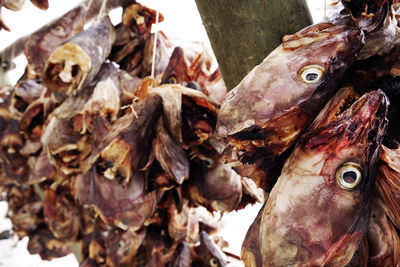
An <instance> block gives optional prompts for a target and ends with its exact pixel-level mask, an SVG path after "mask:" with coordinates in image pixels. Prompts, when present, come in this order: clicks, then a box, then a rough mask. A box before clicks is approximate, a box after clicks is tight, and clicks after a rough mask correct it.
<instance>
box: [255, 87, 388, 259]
mask: <svg viewBox="0 0 400 267" xmlns="http://www.w3.org/2000/svg"><path fill="white" fill-rule="evenodd" d="M388 105H389V102H388V99H387V97H386V95H385V94H384V93H383V92H382V91H381V90H376V91H371V92H369V93H366V94H364V95H363V96H361V97H359V96H358V95H357V93H356V92H355V91H354V90H353V89H352V88H351V87H348V88H342V89H340V90H339V91H338V93H337V94H336V95H335V96H334V97H333V98H332V99H331V100H330V102H328V103H327V104H326V105H325V107H324V108H323V109H322V110H321V112H320V113H319V115H318V116H317V117H316V119H315V120H314V122H313V123H312V124H311V125H310V126H309V128H308V129H307V130H306V133H305V134H304V135H303V136H302V137H301V139H300V140H299V142H298V143H297V145H296V147H295V148H294V150H293V153H292V155H291V156H290V157H289V158H288V159H287V160H286V162H285V164H284V167H283V169H282V173H281V175H280V177H279V178H278V181H277V182H276V184H275V186H274V188H273V189H272V191H271V193H270V196H269V199H268V201H267V203H266V205H265V207H264V211H263V215H262V219H261V226H260V236H259V238H260V243H261V244H260V247H261V249H260V251H261V255H263V256H262V257H263V266H289V265H291V264H299V265H297V266H345V265H346V264H348V263H349V262H350V260H351V259H352V256H353V254H354V253H355V251H357V249H358V247H359V244H360V242H361V240H362V239H363V237H364V236H365V233H366V231H367V227H368V221H369V214H370V213H369V211H370V203H371V199H372V197H371V194H372V191H373V186H374V184H375V178H376V171H377V164H378V159H379V151H380V147H381V143H382V139H383V137H384V135H385V130H386V126H387V119H386V115H387V110H388Z"/></svg>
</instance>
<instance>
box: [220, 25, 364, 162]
mask: <svg viewBox="0 0 400 267" xmlns="http://www.w3.org/2000/svg"><path fill="white" fill-rule="evenodd" d="M363 39H364V38H363V33H362V32H361V31H360V30H359V29H358V28H356V27H353V26H349V25H346V26H345V25H341V26H335V25H333V24H331V23H320V24H315V25H311V26H309V27H307V28H305V29H303V30H301V31H299V32H297V33H296V34H294V35H288V36H285V37H284V38H283V43H282V44H281V45H280V46H279V47H277V48H276V49H275V50H274V51H273V52H272V53H270V54H269V56H268V57H267V58H265V59H264V61H263V62H262V63H261V64H260V65H258V66H256V67H255V68H254V69H253V70H252V71H251V72H250V73H248V74H247V76H246V77H245V78H244V79H243V80H242V81H241V82H240V83H239V85H238V86H237V87H236V88H234V89H233V90H232V91H230V92H229V93H228V94H227V96H226V98H225V100H224V102H223V104H222V106H221V109H220V112H219V116H218V122H217V132H218V134H219V135H220V136H223V137H228V139H229V141H230V144H231V145H232V146H233V147H235V148H236V149H237V150H239V151H241V153H243V152H244V153H245V152H248V151H251V150H255V149H259V148H262V149H266V150H267V154H269V155H270V156H275V155H279V154H281V153H282V152H283V151H285V150H286V149H287V148H288V147H289V146H290V145H291V144H293V143H294V141H295V140H296V139H297V137H298V136H299V134H300V133H301V131H302V130H303V129H304V128H305V127H306V126H307V124H308V123H309V122H310V121H312V119H314V117H315V116H316V115H317V114H318V112H319V111H320V110H321V108H322V107H323V105H324V104H325V103H326V101H327V100H328V99H329V98H330V96H332V95H333V94H334V92H335V89H336V88H337V85H338V83H339V82H340V79H341V77H342V76H343V74H344V72H345V71H346V69H347V68H348V67H349V65H350V64H351V63H352V62H353V60H354V58H355V56H356V54H357V51H358V50H359V49H360V47H361V46H362V44H363ZM264 155H265V153H264Z"/></svg>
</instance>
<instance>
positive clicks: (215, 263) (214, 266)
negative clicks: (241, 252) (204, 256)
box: [210, 258, 218, 267]
mask: <svg viewBox="0 0 400 267" xmlns="http://www.w3.org/2000/svg"><path fill="white" fill-rule="evenodd" d="M210 266H211V267H217V266H218V260H217V259H216V258H211V260H210Z"/></svg>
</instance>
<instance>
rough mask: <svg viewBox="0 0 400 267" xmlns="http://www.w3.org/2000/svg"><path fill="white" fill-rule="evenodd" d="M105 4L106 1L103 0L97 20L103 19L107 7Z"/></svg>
mask: <svg viewBox="0 0 400 267" xmlns="http://www.w3.org/2000/svg"><path fill="white" fill-rule="evenodd" d="M106 4H107V0H103V2H102V3H101V7H100V11H99V14H98V15H97V20H99V19H100V18H102V17H104V15H105V13H106V6H107V5H106Z"/></svg>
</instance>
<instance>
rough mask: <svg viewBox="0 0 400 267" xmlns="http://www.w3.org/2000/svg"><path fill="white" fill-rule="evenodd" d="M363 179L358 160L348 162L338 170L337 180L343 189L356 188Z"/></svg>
mask: <svg viewBox="0 0 400 267" xmlns="http://www.w3.org/2000/svg"><path fill="white" fill-rule="evenodd" d="M361 180H362V172H361V165H360V164H358V163H356V162H351V161H349V162H346V163H344V164H342V165H341V166H340V167H339V168H338V169H337V170H336V182H337V183H338V185H339V186H340V187H341V188H343V189H346V190H354V189H356V188H357V186H358V185H359V184H360V183H361Z"/></svg>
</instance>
